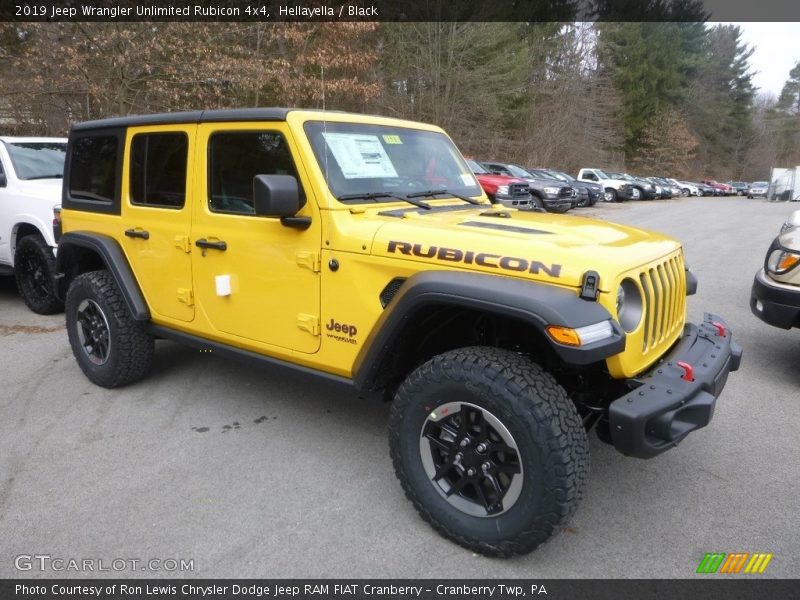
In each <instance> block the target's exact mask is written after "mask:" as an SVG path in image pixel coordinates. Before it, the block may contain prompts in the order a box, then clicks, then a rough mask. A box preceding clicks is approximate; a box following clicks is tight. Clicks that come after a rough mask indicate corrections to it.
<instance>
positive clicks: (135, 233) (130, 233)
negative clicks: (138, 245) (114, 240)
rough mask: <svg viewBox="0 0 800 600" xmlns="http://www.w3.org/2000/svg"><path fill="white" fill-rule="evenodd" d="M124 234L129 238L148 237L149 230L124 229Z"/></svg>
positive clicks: (144, 238) (145, 238) (146, 238)
mask: <svg viewBox="0 0 800 600" xmlns="http://www.w3.org/2000/svg"><path fill="white" fill-rule="evenodd" d="M125 235H126V236H127V237H129V238H141V239H143V240H149V239H150V232H149V231H144V230H143V229H126V230H125Z"/></svg>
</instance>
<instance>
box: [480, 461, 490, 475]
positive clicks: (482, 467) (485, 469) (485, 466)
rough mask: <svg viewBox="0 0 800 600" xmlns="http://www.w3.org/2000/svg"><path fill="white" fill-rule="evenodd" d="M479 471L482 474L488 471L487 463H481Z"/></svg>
mask: <svg viewBox="0 0 800 600" xmlns="http://www.w3.org/2000/svg"><path fill="white" fill-rule="evenodd" d="M481 470H482V471H483V472H484V473H486V471H488V470H489V463H488V462H485V463H483V464H482V465H481Z"/></svg>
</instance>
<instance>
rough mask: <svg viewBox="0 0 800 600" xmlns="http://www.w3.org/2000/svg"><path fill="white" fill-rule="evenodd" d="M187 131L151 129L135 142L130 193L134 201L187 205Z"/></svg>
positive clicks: (142, 203) (180, 206) (168, 206)
mask: <svg viewBox="0 0 800 600" xmlns="http://www.w3.org/2000/svg"><path fill="white" fill-rule="evenodd" d="M188 152H189V139H188V137H187V136H186V134H185V133H180V132H176V133H147V134H138V135H136V136H134V138H133V142H132V143H131V165H130V178H131V179H130V194H131V202H132V203H133V204H140V205H145V206H155V207H161V208H183V205H184V203H185V201H186V161H187V156H188Z"/></svg>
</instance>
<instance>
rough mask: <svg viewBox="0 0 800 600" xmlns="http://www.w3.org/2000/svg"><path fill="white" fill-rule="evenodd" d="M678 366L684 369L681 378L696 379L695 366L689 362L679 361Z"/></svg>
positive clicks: (685, 379)
mask: <svg viewBox="0 0 800 600" xmlns="http://www.w3.org/2000/svg"><path fill="white" fill-rule="evenodd" d="M678 366H679V367H680V368H681V369H683V375H681V379H683V380H684V381H694V367H693V366H692V365H690V364H689V363H687V362H683V361H678Z"/></svg>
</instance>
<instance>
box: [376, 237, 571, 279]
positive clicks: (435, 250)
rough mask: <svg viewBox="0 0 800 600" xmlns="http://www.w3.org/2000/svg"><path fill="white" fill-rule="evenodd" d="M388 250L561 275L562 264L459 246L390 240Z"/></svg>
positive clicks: (491, 266)
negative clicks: (448, 246) (426, 244)
mask: <svg viewBox="0 0 800 600" xmlns="http://www.w3.org/2000/svg"><path fill="white" fill-rule="evenodd" d="M386 250H387V251H388V252H391V253H393V254H405V255H406V256H419V257H420V258H431V259H434V260H441V261H447V262H458V263H464V264H466V265H473V264H474V265H478V266H481V267H490V268H492V269H503V270H505V271H513V272H516V273H522V272H527V273H534V274H539V273H546V274H547V275H549V276H550V277H560V276H561V265H558V264H555V263H554V264H551V265H546V264H544V263H543V262H540V261H538V260H528V259H527V258H519V257H516V256H503V255H501V254H492V253H490V252H476V251H474V250H460V249H458V248H445V247H440V246H424V245H422V244H412V243H411V242H398V241H394V240H392V241H390V242H389V245H388V246H387V248H386Z"/></svg>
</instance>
